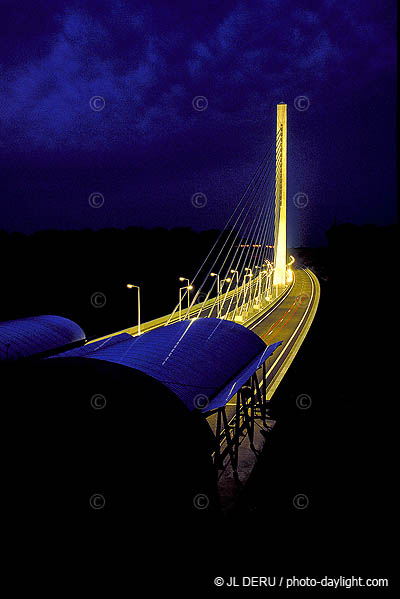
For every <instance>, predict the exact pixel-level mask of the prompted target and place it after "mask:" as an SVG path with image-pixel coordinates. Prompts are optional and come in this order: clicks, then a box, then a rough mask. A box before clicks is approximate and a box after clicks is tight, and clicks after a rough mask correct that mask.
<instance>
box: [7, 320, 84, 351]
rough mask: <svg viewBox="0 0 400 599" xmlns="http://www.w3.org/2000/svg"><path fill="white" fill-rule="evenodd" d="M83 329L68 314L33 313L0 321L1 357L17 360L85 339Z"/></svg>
mask: <svg viewBox="0 0 400 599" xmlns="http://www.w3.org/2000/svg"><path fill="white" fill-rule="evenodd" d="M85 338H86V336H85V333H84V332H83V330H82V329H81V327H80V326H79V325H77V324H76V323H75V322H72V320H69V319H68V318H63V317H62V316H54V315H43V316H32V317H29V318H18V319H16V320H8V321H5V322H0V360H1V361H8V360H18V359H20V358H26V357H28V356H34V355H36V354H41V353H43V352H48V351H51V350H55V349H57V348H64V347H65V346H68V345H70V344H71V343H75V342H78V341H82V342H83V341H84V340H85Z"/></svg>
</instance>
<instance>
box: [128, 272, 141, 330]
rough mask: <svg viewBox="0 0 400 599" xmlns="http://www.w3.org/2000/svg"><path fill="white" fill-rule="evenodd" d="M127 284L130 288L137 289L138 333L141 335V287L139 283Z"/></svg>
mask: <svg viewBox="0 0 400 599" xmlns="http://www.w3.org/2000/svg"><path fill="white" fill-rule="evenodd" d="M126 286H127V288H128V289H137V305H138V335H140V287H138V285H132V284H131V283H128V284H127V285H126Z"/></svg>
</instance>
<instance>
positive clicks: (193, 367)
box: [56, 318, 282, 412]
mask: <svg viewBox="0 0 400 599" xmlns="http://www.w3.org/2000/svg"><path fill="white" fill-rule="evenodd" d="M281 343H282V342H281V341H279V342H277V343H274V344H272V345H270V346H266V344H265V343H264V341H263V340H262V339H261V338H260V337H258V335H256V334H255V333H253V332H252V331H250V330H249V329H246V328H245V327H244V326H242V325H240V324H237V323H235V322H231V321H228V320H220V319H216V318H197V319H193V320H184V321H181V322H177V323H174V324H171V325H168V326H164V327H159V328H157V329H155V330H154V331H149V332H147V333H143V334H142V335H140V336H138V337H132V336H131V335H129V334H128V333H121V334H119V335H115V336H113V337H108V338H106V339H102V340H100V341H97V342H92V343H89V344H86V345H85V346H83V347H79V348H76V349H72V350H70V351H67V352H64V353H63V354H58V355H57V356H56V357H57V358H60V357H63V356H64V357H75V356H80V357H87V358H94V359H98V360H106V361H108V362H115V363H118V364H122V365H125V366H129V367H131V368H135V369H136V370H140V371H141V372H144V373H146V374H148V375H150V376H152V377H153V378H155V379H157V380H159V381H161V382H162V383H163V384H164V385H165V386H166V387H168V388H169V389H170V390H172V391H173V392H174V393H175V394H176V395H177V396H178V397H179V398H180V399H181V400H182V401H183V403H184V404H185V405H186V406H187V408H188V409H189V410H190V411H192V410H194V409H196V408H197V409H201V410H202V411H203V412H208V411H210V410H213V409H215V408H218V407H221V406H223V405H225V404H226V403H227V402H228V401H229V399H231V398H232V397H233V396H234V395H235V394H236V392H237V391H238V390H239V389H240V387H241V386H242V385H243V384H244V383H245V382H246V381H247V380H248V379H249V377H250V376H251V374H253V373H254V372H255V371H256V370H257V369H258V368H260V366H261V365H262V364H263V362H264V361H265V360H266V359H267V358H268V356H270V355H271V354H272V353H273V351H274V350H275V349H276V348H277V347H278V346H279V345H280V344H281Z"/></svg>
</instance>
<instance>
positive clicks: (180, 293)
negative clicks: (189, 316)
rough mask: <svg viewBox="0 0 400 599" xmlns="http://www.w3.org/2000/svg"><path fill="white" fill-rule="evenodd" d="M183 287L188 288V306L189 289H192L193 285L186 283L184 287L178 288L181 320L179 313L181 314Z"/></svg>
mask: <svg viewBox="0 0 400 599" xmlns="http://www.w3.org/2000/svg"><path fill="white" fill-rule="evenodd" d="M183 289H187V290H188V308H189V306H190V304H189V291H190V290H191V289H193V285H186V287H180V288H179V320H181V315H182V290H183Z"/></svg>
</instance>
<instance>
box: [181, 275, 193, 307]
mask: <svg viewBox="0 0 400 599" xmlns="http://www.w3.org/2000/svg"><path fill="white" fill-rule="evenodd" d="M179 280H180V281H187V284H188V287H189V285H190V281H189V279H187V278H186V277H179ZM182 289H183V288H182ZM191 289H193V287H191ZM189 308H190V299H189V292H188V310H189Z"/></svg>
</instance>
